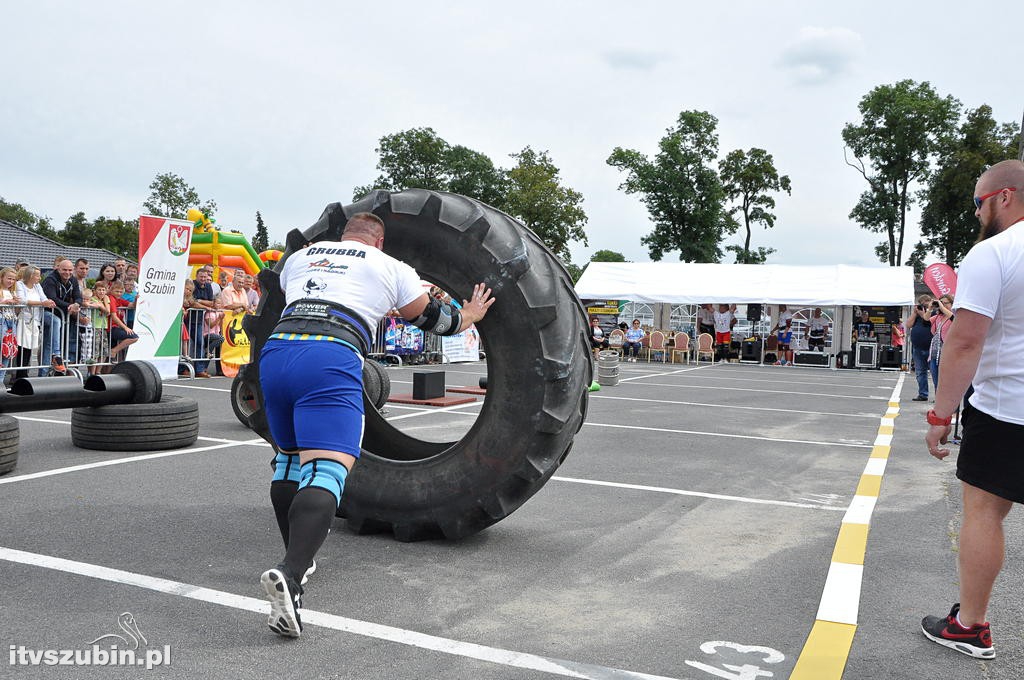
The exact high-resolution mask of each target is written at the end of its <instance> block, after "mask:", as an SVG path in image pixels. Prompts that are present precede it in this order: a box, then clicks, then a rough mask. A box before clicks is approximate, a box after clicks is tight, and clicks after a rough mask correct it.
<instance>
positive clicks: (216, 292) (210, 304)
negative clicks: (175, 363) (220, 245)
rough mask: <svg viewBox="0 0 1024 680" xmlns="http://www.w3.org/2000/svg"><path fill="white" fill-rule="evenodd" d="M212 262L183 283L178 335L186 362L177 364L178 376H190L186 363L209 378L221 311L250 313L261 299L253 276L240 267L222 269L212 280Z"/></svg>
mask: <svg viewBox="0 0 1024 680" xmlns="http://www.w3.org/2000/svg"><path fill="white" fill-rule="evenodd" d="M213 278H214V277H213V265H204V266H203V267H200V268H199V270H198V271H197V272H196V278H195V279H194V280H193V279H189V280H187V281H186V282H185V293H184V299H183V300H182V318H183V322H182V325H181V338H182V354H183V358H184V359H185V361H183V362H182V364H181V365H180V366H179V367H178V372H179V375H180V376H181V377H190V373H189V368H188V363H187V362H190V363H191V365H192V369H193V371H194V372H195V377H197V378H209V377H210V375H211V374H210V370H211V363H212V364H214V365H216V363H217V361H218V358H219V350H220V346H221V345H222V344H223V342H224V335H223V333H222V326H223V322H224V312H225V311H230V312H236V313H243V314H252V313H253V312H255V311H256V307H257V306H258V305H259V302H260V292H259V287H258V284H257V282H256V277H255V276H252V275H251V274H247V273H245V272H244V271H242V270H241V269H225V268H221V270H220V276H219V277H218V280H217V281H214V280H213Z"/></svg>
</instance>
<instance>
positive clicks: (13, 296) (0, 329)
mask: <svg viewBox="0 0 1024 680" xmlns="http://www.w3.org/2000/svg"><path fill="white" fill-rule="evenodd" d="M17 283H18V273H17V272H16V271H15V270H14V268H13V267H4V268H3V269H0V390H2V389H3V383H4V377H5V374H6V372H7V370H6V369H7V367H8V366H10V365H11V362H12V361H13V360H14V358H15V357H16V356H18V309H17V308H16V307H17V305H20V304H22V301H21V298H19V297H18V289H17Z"/></svg>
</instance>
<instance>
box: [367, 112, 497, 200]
mask: <svg viewBox="0 0 1024 680" xmlns="http://www.w3.org/2000/svg"><path fill="white" fill-rule="evenodd" d="M377 153H378V155H379V160H378V162H377V169H378V170H379V171H380V173H381V174H380V175H378V177H377V179H376V180H374V182H373V184H368V185H365V186H358V187H356V188H355V189H354V190H353V198H354V199H355V200H358V199H360V198H362V197H363V196H365V195H366V194H368V193H370V191H372V190H373V189H386V190H388V191H401V190H403V189H411V188H419V189H431V190H434V191H451V192H453V193H457V194H462V195H463V196H469V197H470V198H475V199H477V200H478V201H482V202H484V203H487V204H488V205H492V206H494V207H496V208H501V207H503V201H504V196H505V193H506V186H505V185H506V178H505V174H504V172H503V171H502V170H501V169H500V168H497V167H495V165H494V162H493V161H491V159H490V158H488V157H487V156H486V155H484V154H482V153H480V152H479V151H474V150H473V149H470V148H468V147H465V146H461V145H455V146H452V145H451V144H449V143H448V142H446V141H445V140H444V139H442V138H441V137H439V136H438V134H437V133H436V132H434V130H433V128H429V127H426V128H412V129H410V130H403V131H401V132H396V133H394V134H391V135H385V136H384V137H381V138H380V145H379V146H378V147H377Z"/></svg>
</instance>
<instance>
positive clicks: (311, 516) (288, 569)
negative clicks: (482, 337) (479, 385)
mask: <svg viewBox="0 0 1024 680" xmlns="http://www.w3.org/2000/svg"><path fill="white" fill-rule="evenodd" d="M383 245H384V223H383V222H382V221H381V220H380V218H378V217H377V216H376V215H373V214H372V213H358V214H356V215H353V216H352V218H351V219H349V221H348V222H347V224H346V225H345V230H344V232H343V233H342V235H341V241H319V242H317V243H314V244H310V245H308V246H307V247H305V248H303V249H302V250H299V251H297V252H295V253H294V254H292V255H291V256H290V257H289V258H288V260H287V261H286V262H285V264H284V267H283V269H282V270H281V277H280V279H281V289H282V290H283V291H284V295H285V309H284V311H283V312H282V314H281V320H280V321H279V322H278V323H277V325H276V326H275V328H274V331H273V333H271V335H270V338H269V340H268V341H267V343H266V345H264V347H263V350H262V352H261V353H260V385H261V387H262V389H263V395H264V409H265V411H266V416H267V422H268V424H269V426H270V434H271V436H272V438H273V440H274V444H275V449H276V451H277V453H276V456H275V459H274V476H273V480H272V481H271V484H270V499H271V502H272V503H273V506H274V513H275V515H276V516H277V524H278V527H279V528H280V530H281V538H282V539H284V544H285V556H284V561H282V562H281V563H280V564H278V565H277V566H276V567H274V568H273V569H268V570H267V571H265V572H263V575H262V576H261V577H260V583H261V585H262V586H263V590H264V592H265V593H266V596H267V599H268V600H269V601H270V618H269V619H268V621H267V623H268V625H269V626H270V629H271V630H273V631H274V632H275V633H277V634H278V635H282V636H285V637H293V638H295V637H299V635H300V634H301V632H302V621H301V619H300V617H299V609H300V607H301V603H300V596H301V595H302V586H301V585H300V581H301V580H302V579H303V577H304V575H305V574H306V573H307V571H309V572H311V571H312V567H313V565H314V562H313V558H314V556H315V555H316V552H317V550H319V549H320V546H321V545H322V544H323V542H324V539H325V538H326V537H327V533H328V531H329V529H330V526H331V522H332V520H333V519H334V516H335V512H336V511H337V509H338V506H339V504H340V503H341V496H342V493H343V491H344V488H345V479H346V478H347V477H348V474H349V472H351V470H352V466H353V465H354V464H355V462H356V460H357V459H358V458H359V451H360V443H361V440H362V435H363V396H362V364H363V356H365V354H366V353H367V352H368V351H369V348H370V346H371V345H372V342H373V329H374V328H376V326H377V323H378V322H379V321H380V319H381V318H383V317H384V315H385V314H387V313H388V312H389V311H390V310H391V309H397V310H398V313H399V314H400V315H401V316H402V317H403V318H405V319H407V320H408V321H410V322H411V323H413V324H414V325H415V326H417V327H419V328H421V329H423V330H425V331H428V332H432V333H435V334H437V335H454V334H456V333H459V332H461V331H463V330H465V329H466V328H468V327H469V326H470V325H471V324H473V323H476V322H477V321H479V320H480V319H482V318H483V317H484V315H486V314H487V310H488V309H489V308H490V306H491V305H492V304H493V303H494V298H492V297H491V290H490V289H489V288H487V287H486V286H485V285H484V284H483V283H479V284H477V285H476V286H474V288H473V294H472V299H471V300H464V301H463V306H462V309H461V310H460V309H456V308H455V307H454V306H452V305H449V304H445V303H442V302H440V301H439V300H436V299H432V298H430V297H429V296H428V295H427V293H426V292H425V291H424V290H423V287H422V286H421V285H420V280H419V276H418V275H417V274H416V271H415V270H414V269H413V268H412V267H410V266H408V265H407V264H405V263H403V262H400V261H399V260H396V259H395V258H393V257H391V256H389V255H386V254H385V253H384V252H383V250H382V247H383ZM310 281H315V282H316V284H315V285H310Z"/></svg>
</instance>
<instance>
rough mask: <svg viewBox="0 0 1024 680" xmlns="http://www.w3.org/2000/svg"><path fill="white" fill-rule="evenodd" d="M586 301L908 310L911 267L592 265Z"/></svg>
mask: <svg viewBox="0 0 1024 680" xmlns="http://www.w3.org/2000/svg"><path fill="white" fill-rule="evenodd" d="M576 294H577V295H579V297H580V299H583V300H632V301H634V302H655V303H657V302H666V303H671V304H703V303H705V302H712V303H722V302H725V303H733V302H735V303H737V304H744V303H752V302H754V303H757V302H763V303H768V304H785V305H798V306H801V307H820V306H829V307H831V306H835V307H840V306H859V305H879V306H885V307H894V306H900V307H902V306H909V305H912V304H913V298H914V270H913V269H912V268H911V267H855V266H851V265H843V264H838V265H813V266H798V265H783V264H692V263H686V262H591V263H589V264H588V265H587V269H586V271H585V272H583V276H581V277H580V279H579V281H578V282H577V283H576Z"/></svg>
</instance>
